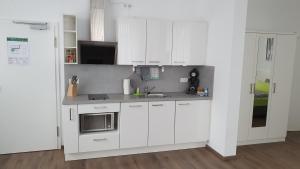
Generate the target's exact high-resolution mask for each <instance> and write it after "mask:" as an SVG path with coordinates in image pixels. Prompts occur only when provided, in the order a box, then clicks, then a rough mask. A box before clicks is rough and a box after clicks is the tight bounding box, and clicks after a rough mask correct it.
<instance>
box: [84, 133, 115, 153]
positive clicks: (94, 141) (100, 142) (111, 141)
mask: <svg viewBox="0 0 300 169" xmlns="http://www.w3.org/2000/svg"><path fill="white" fill-rule="evenodd" d="M114 149H119V133H118V132H115V133H101V134H87V135H81V136H79V152H91V151H103V150H114Z"/></svg>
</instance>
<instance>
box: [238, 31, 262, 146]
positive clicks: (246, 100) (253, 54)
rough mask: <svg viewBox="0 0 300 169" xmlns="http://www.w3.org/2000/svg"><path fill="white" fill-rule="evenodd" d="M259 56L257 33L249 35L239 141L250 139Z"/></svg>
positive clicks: (244, 69) (247, 38)
mask: <svg viewBox="0 0 300 169" xmlns="http://www.w3.org/2000/svg"><path fill="white" fill-rule="evenodd" d="M257 54H258V36H257V34H256V33H247V34H246V38H245V50H244V63H243V79H242V89H241V105H240V116H239V133H238V141H245V140H247V139H248V134H249V128H250V127H251V116H250V114H251V112H252V110H253V98H254V91H253V90H254V86H253V85H254V83H253V82H254V81H255V73H256V72H255V69H256V58H257Z"/></svg>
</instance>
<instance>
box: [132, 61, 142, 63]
mask: <svg viewBox="0 0 300 169" xmlns="http://www.w3.org/2000/svg"><path fill="white" fill-rule="evenodd" d="M131 62H132V63H144V61H131Z"/></svg>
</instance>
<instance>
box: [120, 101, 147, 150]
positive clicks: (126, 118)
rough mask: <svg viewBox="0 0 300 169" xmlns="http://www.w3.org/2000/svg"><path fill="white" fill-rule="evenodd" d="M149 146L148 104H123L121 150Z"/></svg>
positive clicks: (121, 113)
mask: <svg viewBox="0 0 300 169" xmlns="http://www.w3.org/2000/svg"><path fill="white" fill-rule="evenodd" d="M147 144H148V102H135V103H122V104H121V112H120V148H134V147H146V146H147Z"/></svg>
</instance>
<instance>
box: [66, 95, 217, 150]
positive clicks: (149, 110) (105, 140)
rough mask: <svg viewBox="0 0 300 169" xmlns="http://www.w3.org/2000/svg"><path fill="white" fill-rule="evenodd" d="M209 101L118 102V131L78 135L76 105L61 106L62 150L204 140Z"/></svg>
mask: <svg viewBox="0 0 300 169" xmlns="http://www.w3.org/2000/svg"><path fill="white" fill-rule="evenodd" d="M210 104H211V102H210V101H209V100H193V101H157V102H132V103H121V109H120V112H119V124H118V130H116V131H108V132H95V133H84V134H80V124H79V121H80V119H79V113H78V105H70V106H63V114H62V123H63V125H62V126H63V137H64V147H65V148H64V151H65V154H77V153H85V152H95V151H106V150H118V149H128V148H145V147H150V146H162V145H172V144H183V143H197V142H198V143H199V142H205V141H207V140H208V137H209V124H210ZM91 106H92V107H94V106H95V105H91ZM102 106H103V105H102ZM87 108H88V107H87Z"/></svg>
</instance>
